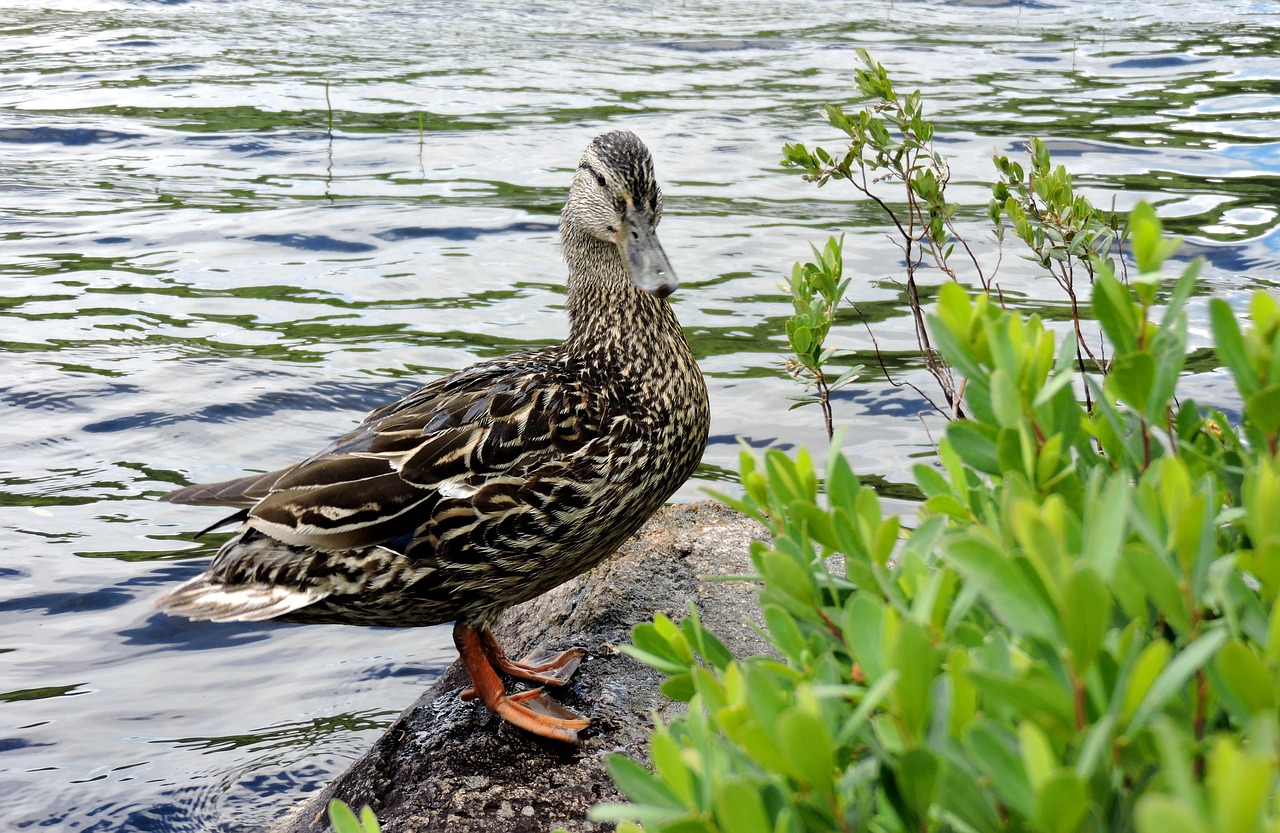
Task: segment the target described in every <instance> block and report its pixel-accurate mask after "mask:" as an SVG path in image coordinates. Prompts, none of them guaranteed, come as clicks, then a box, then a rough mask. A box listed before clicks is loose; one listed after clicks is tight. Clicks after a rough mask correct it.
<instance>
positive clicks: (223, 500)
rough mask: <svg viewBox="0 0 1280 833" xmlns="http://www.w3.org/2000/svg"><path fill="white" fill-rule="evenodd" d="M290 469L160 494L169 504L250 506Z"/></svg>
mask: <svg viewBox="0 0 1280 833" xmlns="http://www.w3.org/2000/svg"><path fill="white" fill-rule="evenodd" d="M289 471H290V469H279V470H278V471H272V472H267V473H266V474H250V475H247V476H245V477H237V478H235V479H234V480H223V481H220V482H218V483H197V484H196V485H194V486H187V487H185V488H182V489H174V490H173V491H172V492H167V493H165V494H163V495H161V496H160V500H162V501H164V502H166V503H186V504H190V505H192V506H241V507H245V508H248V507H251V506H253V505H254V504H256V503H257V502H258V501H260V500H262V499H263V498H264V497H266V496H267V495H268V494H270V493H271V487H272V486H274V485H275V483H276V481H277V480H279V479H280V478H281V477H283V476H284V475H285V474H288V473H289Z"/></svg>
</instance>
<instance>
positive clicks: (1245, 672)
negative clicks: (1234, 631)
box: [1210, 640, 1276, 724]
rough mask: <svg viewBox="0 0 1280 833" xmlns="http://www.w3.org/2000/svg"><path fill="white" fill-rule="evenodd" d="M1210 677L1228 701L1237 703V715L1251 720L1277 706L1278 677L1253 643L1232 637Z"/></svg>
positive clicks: (1216, 659) (1240, 718)
mask: <svg viewBox="0 0 1280 833" xmlns="http://www.w3.org/2000/svg"><path fill="white" fill-rule="evenodd" d="M1213 671H1214V673H1213V675H1212V676H1211V677H1210V680H1212V681H1213V682H1214V683H1215V685H1214V688H1215V689H1217V690H1218V692H1219V694H1220V695H1221V696H1222V699H1223V701H1224V702H1226V703H1228V704H1230V705H1231V706H1232V707H1233V711H1235V712H1236V718H1237V719H1238V720H1239V721H1240V722H1241V723H1242V724H1247V723H1248V721H1249V719H1250V718H1252V717H1253V716H1254V715H1257V714H1266V713H1270V712H1272V711H1273V710H1274V709H1275V707H1276V680H1275V677H1274V676H1273V675H1272V674H1271V673H1270V672H1268V671H1267V667H1266V666H1265V665H1263V663H1262V659H1261V658H1259V657H1258V655H1257V654H1255V653H1254V652H1253V651H1251V650H1250V649H1249V646H1248V645H1246V644H1245V643H1244V642H1241V641H1240V640H1232V641H1230V642H1228V643H1227V644H1225V645H1223V646H1222V650H1220V651H1219V652H1218V656H1217V657H1216V658H1215V659H1214V661H1213Z"/></svg>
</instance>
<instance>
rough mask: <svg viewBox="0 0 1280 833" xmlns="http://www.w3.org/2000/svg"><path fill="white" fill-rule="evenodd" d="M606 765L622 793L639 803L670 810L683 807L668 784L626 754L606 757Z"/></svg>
mask: <svg viewBox="0 0 1280 833" xmlns="http://www.w3.org/2000/svg"><path fill="white" fill-rule="evenodd" d="M604 765H605V769H607V770H608V771H609V777H610V778H612V779H613V783H615V784H617V785H618V789H619V790H621V791H622V794H623V795H625V796H626V797H627V798H629V799H631V800H632V801H634V802H636V803H637V804H648V805H652V806H654V807H660V808H665V809H669V810H681V809H683V805H682V804H681V802H680V799H679V798H678V797H677V796H676V794H675V793H673V792H672V791H671V789H670V788H669V787H667V785H665V784H663V783H662V782H661V781H659V780H658V779H657V778H655V777H654V776H653V773H651V772H650V771H649V770H647V769H645V768H644V767H642V766H640V764H638V763H636V762H635V761H633V760H632V759H631V758H628V757H627V756H626V755H620V754H616V753H615V754H612V755H609V756H608V757H607V758H605V761H604ZM633 817H634V816H633Z"/></svg>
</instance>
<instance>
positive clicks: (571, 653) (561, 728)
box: [453, 623, 591, 743]
mask: <svg viewBox="0 0 1280 833" xmlns="http://www.w3.org/2000/svg"><path fill="white" fill-rule="evenodd" d="M453 640H454V643H455V644H456V645H457V646H458V653H459V654H460V655H461V658H462V662H463V664H464V665H465V666H466V667H467V671H468V672H470V674H471V685H472V687H471V688H469V689H467V690H466V691H464V692H462V694H461V695H460V696H461V698H462V699H463V700H472V699H477V698H478V699H479V700H480V701H481V702H483V703H484V704H485V705H486V706H487V707H488V708H489V710H490V711H492V712H493V713H494V714H496V715H498V716H499V717H501V718H502V719H503V720H506V721H507V722H508V723H511V724H512V725H514V726H519V727H520V728H521V729H524V730H525V731H528V732H533V733H534V734H536V735H541V736H542V737H545V738H551V739H552V740H558V741H563V742H565V743H577V742H578V730H580V729H585V728H587V726H589V725H590V724H591V721H589V720H587V719H586V718H584V717H582V716H581V715H580V714H578V713H577V712H575V711H573V710H572V709H569V708H568V707H566V706H564V705H562V704H561V703H560V702H558V701H557V700H555V699H553V698H552V697H550V696H548V695H547V693H546V692H545V691H544V690H543V689H542V688H536V689H532V690H530V691H522V692H520V693H518V694H511V695H508V694H507V693H506V691H505V690H504V689H503V686H502V681H501V680H500V679H499V678H498V675H497V673H496V672H495V671H494V666H497V667H498V668H500V669H502V671H504V672H505V673H507V674H510V675H511V676H513V677H517V678H519V679H522V680H528V681H530V682H535V683H539V684H541V685H551V686H562V685H564V684H565V683H567V682H568V681H569V678H570V677H571V676H572V675H573V672H574V671H575V670H576V669H577V667H578V665H579V664H580V663H581V662H582V657H583V656H584V655H585V654H586V652H585V651H583V650H581V649H579V648H572V649H570V650H568V651H561V652H560V653H558V654H553V653H549V652H535V653H533V654H530V655H529V656H527V657H525V658H524V659H523V660H521V661H520V662H513V661H512V660H510V659H508V658H507V655H506V653H505V652H503V650H502V646H500V645H499V644H498V641H497V640H496V639H495V638H494V636H493V634H492V633H491V632H490V631H489V629H488V628H473V627H469V626H466V625H463V624H461V623H458V624H456V625H454V628H453Z"/></svg>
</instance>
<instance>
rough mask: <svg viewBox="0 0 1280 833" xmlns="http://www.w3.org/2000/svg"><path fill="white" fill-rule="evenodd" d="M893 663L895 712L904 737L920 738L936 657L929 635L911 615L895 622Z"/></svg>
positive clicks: (925, 717) (923, 727)
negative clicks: (895, 680)
mask: <svg viewBox="0 0 1280 833" xmlns="http://www.w3.org/2000/svg"><path fill="white" fill-rule="evenodd" d="M893 667H894V669H895V670H896V671H897V672H898V684H897V686H895V687H894V692H893V693H894V698H893V699H894V702H895V703H896V704H897V706H898V709H897V711H898V716H899V718H900V719H901V720H902V723H903V727H904V729H905V730H906V732H907V734H908V737H909V738H910V739H912V740H920V739H922V736H923V734H924V729H925V722H926V720H927V719H928V717H929V699H930V690H931V689H932V687H933V678H934V674H935V672H936V670H937V661H936V660H935V658H934V651H933V646H932V645H931V644H929V635H928V634H927V633H925V630H924V627H923V626H921V625H920V623H919V622H916V621H915V620H913V619H905V620H903V621H902V622H901V624H900V626H899V630H898V642H897V645H896V646H895V649H894V652H893Z"/></svg>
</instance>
